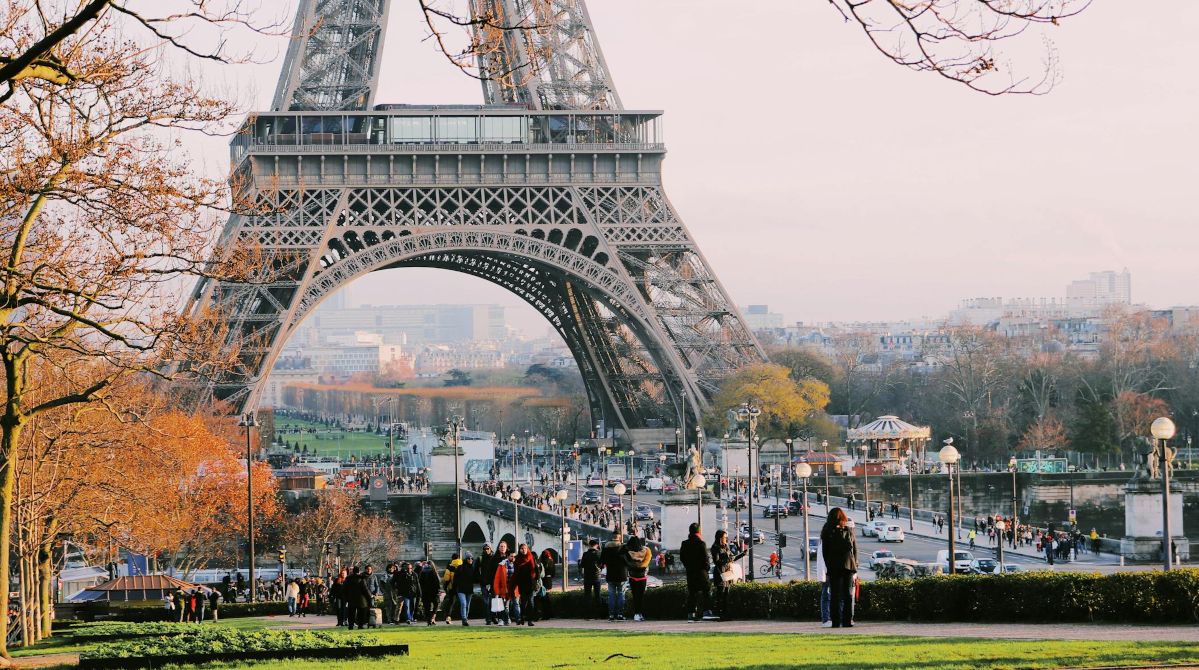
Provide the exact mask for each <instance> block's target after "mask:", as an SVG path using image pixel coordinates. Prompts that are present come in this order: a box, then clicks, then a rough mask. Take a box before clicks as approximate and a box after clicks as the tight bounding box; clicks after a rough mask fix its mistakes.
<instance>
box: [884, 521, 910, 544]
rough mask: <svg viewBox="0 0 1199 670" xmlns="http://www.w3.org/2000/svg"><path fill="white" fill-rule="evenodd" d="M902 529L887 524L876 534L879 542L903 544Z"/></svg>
mask: <svg viewBox="0 0 1199 670" xmlns="http://www.w3.org/2000/svg"><path fill="white" fill-rule="evenodd" d="M903 540H904V535H903V529H902V528H900V527H899V526H896V525H895V524H888V525H886V526H884V527H883V529H882V530H880V531H879V532H878V541H879V542H903Z"/></svg>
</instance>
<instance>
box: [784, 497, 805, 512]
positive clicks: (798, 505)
mask: <svg viewBox="0 0 1199 670" xmlns="http://www.w3.org/2000/svg"><path fill="white" fill-rule="evenodd" d="M787 514H803V502H801V501H799V500H788V501H787Z"/></svg>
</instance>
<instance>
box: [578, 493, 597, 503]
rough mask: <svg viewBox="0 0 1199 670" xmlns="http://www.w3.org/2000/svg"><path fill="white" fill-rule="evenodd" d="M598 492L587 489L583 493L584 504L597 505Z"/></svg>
mask: <svg viewBox="0 0 1199 670" xmlns="http://www.w3.org/2000/svg"><path fill="white" fill-rule="evenodd" d="M599 501H600V494H599V493H598V492H597V491H587V492H586V493H584V494H583V499H582V503H583V504H584V505H598V504H599Z"/></svg>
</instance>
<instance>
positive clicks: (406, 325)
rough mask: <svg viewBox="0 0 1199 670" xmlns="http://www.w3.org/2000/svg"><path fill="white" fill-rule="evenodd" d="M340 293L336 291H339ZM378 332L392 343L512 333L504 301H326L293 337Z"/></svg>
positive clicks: (309, 340)
mask: <svg viewBox="0 0 1199 670" xmlns="http://www.w3.org/2000/svg"><path fill="white" fill-rule="evenodd" d="M335 295H336V294H335ZM359 331H365V332H371V333H378V334H379V335H380V336H382V338H383V341H384V342H387V343H390V344H409V345H413V346H420V345H424V344H453V343H458V342H470V341H479V340H491V341H496V340H503V339H504V338H506V337H507V335H508V326H507V321H506V319H505V313H504V307H503V306H501V305H363V306H361V307H338V306H336V305H331V304H329V302H328V301H326V303H325V304H322V305H321V306H320V307H319V308H318V309H317V310H316V311H315V312H314V313H313V314H312V316H310V317H308V318H307V319H305V320H304V322H303V323H301V324H300V327H299V328H298V329H297V332H296V334H295V335H294V336H293V339H294V340H295V341H297V342H305V343H308V344H316V343H318V342H320V341H322V340H323V341H329V338H336V337H347V336H350V337H352V336H353V335H354V334H355V333H357V332H359Z"/></svg>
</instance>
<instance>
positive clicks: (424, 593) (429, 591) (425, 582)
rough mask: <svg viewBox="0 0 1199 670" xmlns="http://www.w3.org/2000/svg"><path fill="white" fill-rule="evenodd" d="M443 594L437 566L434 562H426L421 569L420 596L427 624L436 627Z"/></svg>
mask: <svg viewBox="0 0 1199 670" xmlns="http://www.w3.org/2000/svg"><path fill="white" fill-rule="evenodd" d="M440 594H441V580H440V579H438V578H437V566H435V565H433V561H425V562H424V564H422V565H421V568H420V596H421V603H422V605H423V607H424V614H425V622H426V624H427V625H429V626H432V625H434V623H433V619H434V617H436V616H437V600H438V597H439V596H440Z"/></svg>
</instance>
